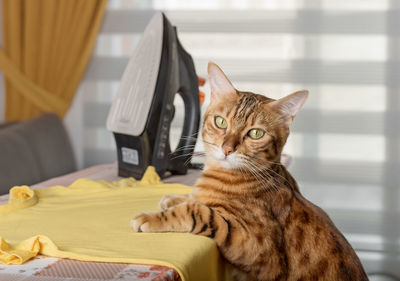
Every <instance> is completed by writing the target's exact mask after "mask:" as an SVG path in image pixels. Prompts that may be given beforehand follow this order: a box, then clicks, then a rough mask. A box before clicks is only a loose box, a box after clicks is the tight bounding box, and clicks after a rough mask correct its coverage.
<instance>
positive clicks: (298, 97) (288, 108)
mask: <svg viewBox="0 0 400 281" xmlns="http://www.w3.org/2000/svg"><path fill="white" fill-rule="evenodd" d="M307 98H308V91H307V90H301V91H297V92H294V93H293V94H290V95H288V96H286V97H283V98H281V99H279V100H276V101H273V102H270V103H268V104H267V106H269V107H270V108H272V109H273V110H275V111H277V112H278V113H279V114H280V115H281V117H282V121H283V122H284V123H285V124H286V125H287V126H289V125H290V124H291V123H292V121H293V119H294V117H295V116H296V114H297V113H298V112H299V111H300V109H301V108H302V107H303V104H304V103H305V102H306V100H307Z"/></svg>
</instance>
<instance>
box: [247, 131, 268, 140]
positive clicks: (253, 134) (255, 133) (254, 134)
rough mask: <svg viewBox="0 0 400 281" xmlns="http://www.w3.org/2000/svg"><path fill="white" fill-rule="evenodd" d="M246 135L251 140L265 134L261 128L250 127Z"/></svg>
mask: <svg viewBox="0 0 400 281" xmlns="http://www.w3.org/2000/svg"><path fill="white" fill-rule="evenodd" d="M247 135H248V136H249V137H250V138H252V139H253V140H258V139H260V138H262V137H263V136H264V135H265V131H264V130H261V129H251V130H250V131H249V132H248V133H247Z"/></svg>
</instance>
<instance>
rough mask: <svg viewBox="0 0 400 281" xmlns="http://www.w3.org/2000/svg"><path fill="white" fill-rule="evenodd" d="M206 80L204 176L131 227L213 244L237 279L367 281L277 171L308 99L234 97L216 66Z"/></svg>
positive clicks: (324, 221)
mask: <svg viewBox="0 0 400 281" xmlns="http://www.w3.org/2000/svg"><path fill="white" fill-rule="evenodd" d="M208 75H209V81H210V87H211V100H210V105H209V107H208V108H207V110H206V112H205V115H204V125H203V128H202V136H203V140H204V145H205V149H206V161H205V170H204V172H203V174H202V176H201V177H200V178H199V179H198V181H197V183H196V185H195V188H194V191H193V193H192V194H190V195H189V196H177V195H167V196H164V197H163V198H162V199H161V200H160V207H161V209H162V210H163V211H161V212H157V213H143V214H140V215H138V216H137V217H135V218H134V219H133V220H132V222H131V226H132V228H133V229H134V230H135V231H138V232H189V233H193V234H198V235H203V236H207V237H210V238H212V239H214V240H215V241H216V243H217V244H218V247H219V249H220V252H221V253H222V255H223V256H224V257H225V259H226V260H227V261H228V262H229V263H231V264H232V265H233V266H234V272H233V277H234V279H235V280H249V281H251V280H265V281H266V280H297V281H300V280H301V281H306V280H352V281H354V280H368V278H367V276H366V274H365V272H364V269H363V267H362V265H361V263H360V260H359V259H358V257H357V255H356V254H355V252H354V250H353V249H352V247H351V246H350V245H349V243H348V242H347V241H346V239H345V238H344V237H343V235H342V234H341V233H340V232H339V230H338V229H337V228H336V227H335V225H334V224H333V222H332V221H331V220H330V219H329V217H328V215H327V214H326V213H325V212H324V211H323V210H322V209H320V208H319V207H317V206H316V205H314V204H312V203H311V202H309V201H308V200H307V199H305V198H304V197H303V196H302V195H301V193H300V191H299V188H298V186H297V183H296V181H295V180H294V179H293V177H292V176H291V175H290V174H289V172H288V171H287V170H286V169H285V167H284V166H282V165H281V164H280V157H281V152H282V148H283V146H284V144H285V142H286V139H287V137H288V135H289V125H290V124H291V122H292V120H293V118H294V117H295V116H296V114H297V113H298V111H299V110H300V108H301V107H302V106H303V104H304V102H305V101H306V99H307V97H308V92H307V91H298V92H295V93H293V94H291V95H288V96H286V97H284V98H281V99H278V100H274V99H271V98H267V97H265V96H262V95H258V94H253V93H250V92H241V91H238V90H236V89H235V88H234V87H233V86H232V84H231V83H230V81H229V80H228V78H227V77H226V76H225V74H224V73H223V72H222V70H221V69H220V68H219V67H218V66H217V65H216V64H214V63H209V65H208Z"/></svg>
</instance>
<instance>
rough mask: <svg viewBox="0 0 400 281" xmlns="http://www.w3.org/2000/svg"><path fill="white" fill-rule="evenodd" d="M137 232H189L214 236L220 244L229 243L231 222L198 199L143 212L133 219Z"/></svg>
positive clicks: (132, 224)
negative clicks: (154, 211)
mask: <svg viewBox="0 0 400 281" xmlns="http://www.w3.org/2000/svg"><path fill="white" fill-rule="evenodd" d="M131 227H132V229H133V230H134V231H136V232H189V233H193V234H199V235H203V236H207V237H210V238H213V239H214V240H215V241H216V242H217V244H218V245H229V244H230V242H231V241H230V240H231V231H232V225H231V222H230V221H229V220H228V219H226V218H224V217H223V216H222V215H220V214H219V213H218V212H216V211H215V210H214V209H212V208H209V207H207V206H205V205H203V204H200V203H198V202H196V201H192V202H186V203H181V204H179V205H176V206H174V207H172V208H169V209H166V210H164V211H161V212H156V213H143V214H140V215H138V216H136V217H135V218H134V219H133V220H132V221H131Z"/></svg>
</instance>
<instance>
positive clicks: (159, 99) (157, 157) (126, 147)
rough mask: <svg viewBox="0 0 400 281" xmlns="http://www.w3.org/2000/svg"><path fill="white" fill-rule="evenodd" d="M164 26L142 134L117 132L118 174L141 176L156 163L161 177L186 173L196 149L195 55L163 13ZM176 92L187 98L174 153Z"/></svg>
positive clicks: (197, 122)
mask: <svg viewBox="0 0 400 281" xmlns="http://www.w3.org/2000/svg"><path fill="white" fill-rule="evenodd" d="M163 29H164V32H163V43H162V44H163V46H162V54H161V60H160V66H159V71H158V77H157V84H156V88H155V93H154V96H153V101H152V105H151V108H150V110H149V113H148V116H147V121H146V126H145V129H144V131H143V133H142V134H141V135H140V136H131V135H125V134H120V133H114V137H115V141H116V144H117V150H118V170H119V173H118V174H119V176H123V177H130V176H132V177H135V178H141V177H142V176H143V173H144V172H145V170H146V168H147V167H148V166H149V165H152V166H154V167H155V169H156V171H157V172H158V174H159V175H160V176H163V175H164V174H165V172H166V171H170V172H171V173H172V174H186V173H187V165H185V163H186V164H187V162H188V161H189V158H190V157H191V156H190V154H191V153H192V152H193V150H194V148H193V147H194V144H195V143H196V133H197V132H198V130H199V124H200V102H199V94H198V91H199V89H198V80H197V75H196V72H195V68H194V64H193V60H192V57H191V56H190V55H189V54H188V53H187V52H186V51H185V50H184V49H183V47H182V46H181V44H180V42H179V40H178V37H177V33H176V28H175V27H173V26H172V25H171V24H170V22H169V21H168V19H167V18H166V17H165V15H164V14H163ZM176 94H179V95H181V97H182V99H183V101H184V105H185V118H184V124H183V129H182V135H181V139H180V141H179V144H178V146H177V148H178V149H179V150H178V149H177V151H176V152H171V148H170V143H169V131H170V126H171V121H172V119H173V116H174V105H173V102H174V97H175V95H176ZM184 136H195V137H194V138H193V137H189V138H187V137H184ZM182 147H186V148H183V149H182ZM135 150H136V152H135ZM132 151H133V152H135V153H134V154H135V155H134V156H135V157H134V161H131V160H129V159H130V158H132V157H131V156H130V155H129V153H131V152H132ZM124 153H125V155H124ZM126 153H128V154H126ZM127 155H128V156H127ZM127 159H128V160H127Z"/></svg>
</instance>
